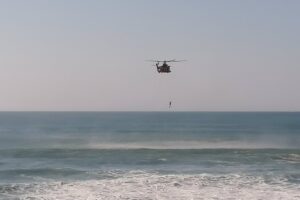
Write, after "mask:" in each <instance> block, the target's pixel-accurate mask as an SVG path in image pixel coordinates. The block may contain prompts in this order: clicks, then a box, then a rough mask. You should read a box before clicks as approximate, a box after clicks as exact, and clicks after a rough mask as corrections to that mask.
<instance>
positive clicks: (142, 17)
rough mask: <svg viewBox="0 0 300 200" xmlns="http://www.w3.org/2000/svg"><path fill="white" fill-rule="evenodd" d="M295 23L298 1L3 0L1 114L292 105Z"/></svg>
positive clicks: (298, 49) (299, 66) (296, 105)
mask: <svg viewBox="0 0 300 200" xmlns="http://www.w3.org/2000/svg"><path fill="white" fill-rule="evenodd" d="M299 21H300V1H297V0H289V1H279V0H265V1H256V0H245V1H238V0H229V1H216V0H212V1H198V0H189V1H182V0H165V1H159V0H153V1H150V0H149V1H146V0H130V1H123V0H101V1H96V0H86V1H79V0H73V1H71V0H53V1H52V0H51V1H40V0H28V1H21V0H19V1H18V0H15V1H11V0H3V1H1V2H0V25H1V28H0V30H1V31H0V69H1V71H0V92H1V93H0V94H1V95H0V110H1V111H30V110H32V111H44V110H45V111H46V110H49V111H60V110H61V111H164V110H168V104H169V101H172V106H173V107H172V109H173V110H178V111H299V110H300V92H299V87H300V78H299V76H300V59H299V58H300V57H299V55H300V37H299V35H300V26H299ZM147 59H186V60H187V62H182V63H173V64H171V65H172V66H174V67H173V68H172V69H171V70H172V73H170V74H158V73H157V72H156V69H155V67H153V66H152V63H150V62H146V61H145V60H147Z"/></svg>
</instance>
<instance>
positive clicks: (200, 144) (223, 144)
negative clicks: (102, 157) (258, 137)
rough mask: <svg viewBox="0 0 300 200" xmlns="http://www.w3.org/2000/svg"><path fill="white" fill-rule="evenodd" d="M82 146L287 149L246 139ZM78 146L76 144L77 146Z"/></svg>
mask: <svg viewBox="0 0 300 200" xmlns="http://www.w3.org/2000/svg"><path fill="white" fill-rule="evenodd" d="M81 147H82V148H92V149H141V148H146V149H212V148H213V149H287V148H292V147H287V146H282V145H280V144H276V143H265V142H247V141H152V142H127V143H109V142H107V143H97V142H90V143H88V144H86V145H82V146H81ZM77 148H78V146H77Z"/></svg>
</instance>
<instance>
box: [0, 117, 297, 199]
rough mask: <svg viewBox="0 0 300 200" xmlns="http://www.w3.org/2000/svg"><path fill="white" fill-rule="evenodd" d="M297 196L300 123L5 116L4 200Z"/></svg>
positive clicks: (0, 124) (1, 135)
mask: <svg viewBox="0 0 300 200" xmlns="http://www.w3.org/2000/svg"><path fill="white" fill-rule="evenodd" d="M299 191H300V113H284V112H282V113H264V112H249V113H243V112H237V113H230V112H220V113H218V112H1V113H0V199H87V196H89V198H88V199H226V198H228V199H300V192H299Z"/></svg>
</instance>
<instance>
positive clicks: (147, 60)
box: [146, 60, 163, 62]
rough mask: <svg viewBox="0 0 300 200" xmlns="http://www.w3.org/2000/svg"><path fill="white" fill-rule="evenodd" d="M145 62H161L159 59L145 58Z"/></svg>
mask: <svg viewBox="0 0 300 200" xmlns="http://www.w3.org/2000/svg"><path fill="white" fill-rule="evenodd" d="M146 61H147V62H163V61H161V60H146Z"/></svg>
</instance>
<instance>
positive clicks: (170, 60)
mask: <svg viewBox="0 0 300 200" xmlns="http://www.w3.org/2000/svg"><path fill="white" fill-rule="evenodd" d="M184 61H186V60H175V59H174V60H167V61H166V62H184Z"/></svg>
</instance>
